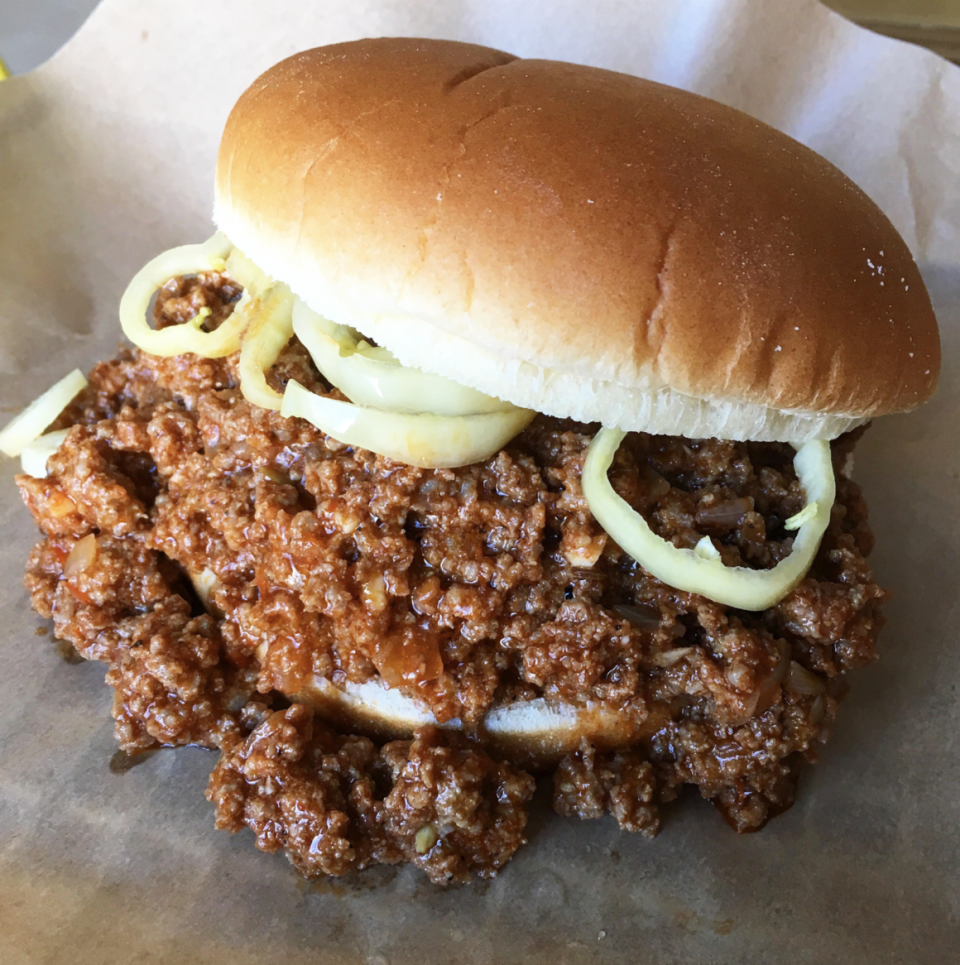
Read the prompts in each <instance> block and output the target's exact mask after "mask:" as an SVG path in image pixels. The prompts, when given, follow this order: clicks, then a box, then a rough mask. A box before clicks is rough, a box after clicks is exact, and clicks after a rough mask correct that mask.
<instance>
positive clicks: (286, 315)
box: [238, 284, 293, 409]
mask: <svg viewBox="0 0 960 965" xmlns="http://www.w3.org/2000/svg"><path fill="white" fill-rule="evenodd" d="M292 311H293V295H292V294H291V292H290V289H289V288H287V286H286V285H280V284H277V285H273V286H272V287H271V288H269V289H268V290H267V291H266V292H265V293H263V294H261V295H257V296H255V297H254V298H253V299H252V301H251V302H250V303H249V306H248V308H247V312H248V314H249V315H250V325H249V327H248V328H247V330H246V332H245V333H244V335H243V344H242V346H241V348H240V362H239V365H238V371H239V373H240V391H241V392H243V397H244V398H245V399H246V400H247V401H248V402H252V403H253V404H254V405H259V406H261V407H262V408H264V409H279V408H280V403H281V402H282V401H283V396H282V395H281V394H280V393H279V392H277V391H276V390H275V389H271V388H270V386H269V385H267V379H266V372H267V370H268V369H269V368H270V367H271V366H272V365H273V364H274V363H275V362H276V361H277V359H278V358H279V356H280V353H281V352H282V351H283V349H284V346H286V344H287V342H289V341H290V339H291V337H292V336H293V319H292V317H291V312H292Z"/></svg>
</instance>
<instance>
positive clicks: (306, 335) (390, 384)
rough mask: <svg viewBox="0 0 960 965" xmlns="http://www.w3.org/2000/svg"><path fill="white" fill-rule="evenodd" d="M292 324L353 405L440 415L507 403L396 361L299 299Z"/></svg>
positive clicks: (500, 408)
mask: <svg viewBox="0 0 960 965" xmlns="http://www.w3.org/2000/svg"><path fill="white" fill-rule="evenodd" d="M293 330H294V332H295V333H296V335H297V338H298V339H300V341H301V342H302V343H303V345H304V347H305V348H306V350H307V351H308V352H309V353H310V355H311V356H312V357H313V361H314V362H315V363H316V365H317V368H318V369H320V371H321V372H322V373H323V374H324V376H325V377H326V378H327V380H328V381H329V382H330V383H331V384H333V385H335V386H336V387H337V388H338V389H339V390H340V391H341V392H342V393H343V394H344V395H345V396H346V397H347V398H348V399H350V400H351V401H352V402H355V403H356V404H357V405H365V406H370V407H371V408H374V409H385V410H389V411H391V412H410V413H417V412H431V413H433V414H434V415H443V416H460V415H477V414H479V413H483V412H501V411H505V410H507V409H510V408H513V407H512V406H511V405H510V403H509V402H503V401H501V400H500V399H495V398H493V396H490V395H484V394H483V393H482V392H477V390H476V389H470V388H467V386H465V385H460V384H459V383H457V382H454V381H452V380H451V379H446V378H444V377H443V376H441V375H431V374H429V373H427V372H421V371H420V370H419V369H414V368H410V367H408V366H406V365H401V364H400V363H399V362H398V361H397V360H396V358H394V356H393V355H392V354H391V353H390V352H388V351H387V349H385V348H380V347H374V346H372V345H370V344H368V343H367V342H365V341H363V340H362V337H361V336H360V334H359V332H357V331H355V330H354V329H352V328H348V327H346V326H345V325H336V324H335V323H333V322H331V321H329V320H327V319H325V318H324V317H323V316H322V315H318V314H317V313H316V312H315V311H313V310H312V309H310V308H308V307H307V306H306V305H305V304H304V303H303V302H302V301H300V300H299V299H297V301H296V304H295V305H294V309H293Z"/></svg>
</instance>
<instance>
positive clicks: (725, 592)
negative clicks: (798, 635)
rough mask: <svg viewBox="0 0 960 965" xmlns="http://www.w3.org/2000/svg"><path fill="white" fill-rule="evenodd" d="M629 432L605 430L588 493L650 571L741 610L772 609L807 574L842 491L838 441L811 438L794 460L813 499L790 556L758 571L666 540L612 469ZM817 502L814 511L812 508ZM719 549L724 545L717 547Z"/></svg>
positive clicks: (601, 518)
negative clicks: (617, 486)
mask: <svg viewBox="0 0 960 965" xmlns="http://www.w3.org/2000/svg"><path fill="white" fill-rule="evenodd" d="M625 435H626V433H625V432H622V431H621V430H620V429H601V430H600V431H599V432H598V433H597V434H596V436H595V437H594V439H593V441H592V442H591V443H590V449H589V451H588V453H587V459H586V462H585V463H584V467H583V480H582V484H583V495H584V497H585V498H586V500H587V503H588V504H589V506H590V510H591V512H592V513H593V515H594V516H595V517H596V519H597V522H599V523H600V525H601V526H603V528H604V529H605V530H606V531H607V532H608V533H609V534H610V536H611V537H613V539H615V540H616V541H617V543H618V544H619V545H620V546H621V547H622V548H623V549H624V550H625V551H626V552H627V553H629V554H630V556H632V557H633V558H634V559H635V560H636V561H637V562H638V563H639V564H640V565H641V566H642V567H643V568H644V569H645V570H647V571H648V572H650V573H652V574H653V575H654V576H655V577H657V579H659V580H662V581H663V582H664V583H666V584H668V585H669V586H673V587H676V588H677V589H678V590H686V591H687V592H688V593H699V594H700V595H701V596H705V597H707V599H709V600H714V601H716V602H717V603H725V604H726V605H727V606H732V607H737V608H738V609H741V610H766V609H767V607H771V606H773V605H774V604H775V603H777V602H779V601H780V600H782V599H783V598H784V597H785V596H786V595H787V594H788V593H789V592H790V591H791V590H792V589H794V587H796V586H797V584H798V583H799V582H800V581H801V580H802V579H803V578H804V576H805V575H806V573H807V570H809V569H810V566H811V565H812V563H813V559H814V557H815V556H816V554H817V550H818V549H819V547H820V541H821V539H823V534H824V533H825V532H826V529H827V526H828V524H829V523H830V508H831V507H832V506H833V500H834V497H835V495H836V482H835V480H834V477H833V463H832V461H831V458H830V443H829V442H826V441H824V440H822V439H817V440H814V441H812V442H805V443H803V444H802V445H801V446H800V447H799V448H798V449H797V454H796V457H795V458H794V461H793V465H794V468H795V469H796V472H797V478H798V479H799V480H800V484H801V485H802V486H803V489H804V492H805V493H806V498H807V508H805V509H804V510H803V511H802V512H801V513H798V514H797V517H796V519H801V517H802V520H801V522H800V527H799V532H798V533H797V536H796V538H795V539H794V543H793V549H792V550H791V552H790V555H789V556H788V557H787V558H786V559H784V560H781V561H780V562H779V563H778V564H777V565H776V566H775V567H773V569H769V570H752V569H749V568H748V567H744V566H724V565H723V563H722V562H721V561H720V560H719V559H718V558H716V557H713V556H712V554H710V553H709V552H706V553H704V552H703V550H704V549H705V547H703V548H702V549H701V552H699V553H698V552H697V550H690V549H678V548H677V547H676V546H674V545H673V544H672V543H669V542H667V540H664V539H661V538H660V537H659V536H657V535H656V533H654V532H653V530H651V529H650V527H649V526H648V525H647V522H646V520H645V519H644V518H643V517H642V516H641V515H640V514H639V513H637V512H635V511H634V510H633V509H632V508H631V507H630V505H629V504H628V503H627V502H626V501H625V500H623V499H622V498H621V497H620V496H618V495H617V493H616V492H615V491H614V489H613V486H611V484H610V480H609V479H608V478H607V470H608V469H609V468H610V463H611V462H613V457H614V455H616V452H617V449H618V448H619V446H620V442H621V441H622V440H623V437H624V436H625ZM811 506H812V507H814V508H813V509H812V510H810V511H809V512H808V509H809V507H811ZM714 552H716V549H715V548H714Z"/></svg>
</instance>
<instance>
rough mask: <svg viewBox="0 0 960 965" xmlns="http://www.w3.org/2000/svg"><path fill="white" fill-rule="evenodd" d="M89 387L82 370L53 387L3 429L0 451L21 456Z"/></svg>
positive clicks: (77, 370) (74, 371) (64, 378)
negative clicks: (25, 448)
mask: <svg viewBox="0 0 960 965" xmlns="http://www.w3.org/2000/svg"><path fill="white" fill-rule="evenodd" d="M86 387H87V380H86V377H85V376H84V374H83V372H81V371H80V369H74V370H73V371H72V372H71V373H70V374H69V375H65V376H64V377H63V378H62V379H61V380H60V381H59V382H57V384H56V385H52V386H50V388H49V389H47V391H46V392H44V393H43V395H41V396H40V398H38V399H34V400H33V402H31V403H30V405H28V406H27V407H26V408H25V409H24V410H23V412H21V413H20V414H19V415H16V416H14V417H13V418H12V419H11V420H10V421H9V422H8V423H7V424H6V426H5V427H4V428H3V431H0V451H2V452H5V453H6V454H7V455H8V456H19V455H20V453H21V452H22V451H23V448H24V446H28V445H30V443H31V442H33V440H34V439H36V438H37V437H38V436H39V435H40V434H41V433H42V432H43V430H44V429H46V428H47V426H48V425H50V423H51V422H53V421H54V420H55V419H56V418H57V416H59V415H60V413H61V412H63V410H64V409H65V408H66V407H67V406H68V405H70V403H71V402H73V400H74V399H75V398H76V397H77V395H79V394H80V392H82V391H83V390H84V389H85V388H86Z"/></svg>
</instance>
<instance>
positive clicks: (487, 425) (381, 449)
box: [280, 381, 536, 469]
mask: <svg viewBox="0 0 960 965" xmlns="http://www.w3.org/2000/svg"><path fill="white" fill-rule="evenodd" d="M280 412H281V414H282V415H284V416H287V417H290V416H296V417H298V418H301V419H306V420H307V421H308V422H310V423H312V424H313V425H315V426H316V427H317V428H318V429H320V431H321V432H325V433H326V434H327V435H328V436H332V437H333V438H334V439H336V440H338V441H339V442H342V443H344V444H346V445H349V446H357V447H359V448H361V449H368V450H370V451H371V452H376V453H379V454H380V455H382V456H387V457H389V458H390V459H395V460H396V461H397V462H404V463H407V464H408V465H411V466H421V467H422V468H425V469H447V468H453V467H455V466H469V465H470V464H471V463H475V462H480V461H481V460H483V459H488V458H489V457H490V456H492V455H493V454H494V453H496V452H498V451H499V450H500V449H502V448H503V447H504V446H505V445H506V444H507V443H508V442H509V441H510V440H511V439H512V438H513V437H514V436H515V435H516V434H517V433H518V432H520V430H521V429H523V428H524V427H525V426H526V425H527V424H528V423H529V422H530V420H531V419H533V417H534V416H535V415H536V413H535V412H531V411H530V410H529V409H517V408H511V409H508V410H506V411H503V412H484V413H481V414H479V415H466V416H444V415H433V414H425V413H421V414H418V415H409V414H405V413H400V412H383V411H381V410H379V409H370V408H365V407H363V406H358V405H353V404H351V403H350V402H338V401H336V400H335V399H327V398H324V397H323V396H320V395H315V394H314V393H313V392H309V391H308V390H307V389H305V388H304V387H303V386H302V385H300V384H299V383H298V382H295V381H291V382H288V383H287V388H286V391H285V392H284V394H283V406H282V407H281V409H280Z"/></svg>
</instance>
